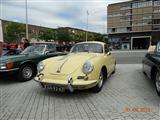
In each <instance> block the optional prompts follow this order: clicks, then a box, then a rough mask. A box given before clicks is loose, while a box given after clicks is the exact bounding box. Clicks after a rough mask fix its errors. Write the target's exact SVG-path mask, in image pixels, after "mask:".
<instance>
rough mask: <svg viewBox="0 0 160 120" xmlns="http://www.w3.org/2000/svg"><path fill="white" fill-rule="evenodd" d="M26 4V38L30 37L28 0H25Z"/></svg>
mask: <svg viewBox="0 0 160 120" xmlns="http://www.w3.org/2000/svg"><path fill="white" fill-rule="evenodd" d="M25 6H26V39H28V4H27V0H25Z"/></svg>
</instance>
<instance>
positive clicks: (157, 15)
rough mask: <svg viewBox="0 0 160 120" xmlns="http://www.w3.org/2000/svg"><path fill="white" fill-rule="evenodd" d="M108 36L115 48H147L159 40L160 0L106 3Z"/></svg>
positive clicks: (131, 0)
mask: <svg viewBox="0 0 160 120" xmlns="http://www.w3.org/2000/svg"><path fill="white" fill-rule="evenodd" d="M107 8H108V17H107V24H108V37H109V42H110V45H111V46H113V48H115V49H147V48H148V47H149V45H150V44H151V43H153V42H154V41H158V40H160V0H130V1H128V2H121V3H116V4H110V5H108V7H107Z"/></svg>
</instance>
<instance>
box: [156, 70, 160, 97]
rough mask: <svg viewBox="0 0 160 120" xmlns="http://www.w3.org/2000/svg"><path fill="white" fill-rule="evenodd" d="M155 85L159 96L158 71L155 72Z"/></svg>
mask: <svg viewBox="0 0 160 120" xmlns="http://www.w3.org/2000/svg"><path fill="white" fill-rule="evenodd" d="M155 87H156V91H157V94H158V96H160V71H157V72H156V77H155Z"/></svg>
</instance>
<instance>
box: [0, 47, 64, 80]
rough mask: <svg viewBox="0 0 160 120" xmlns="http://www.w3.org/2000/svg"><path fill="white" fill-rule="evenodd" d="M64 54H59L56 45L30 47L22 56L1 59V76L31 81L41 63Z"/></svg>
mask: <svg viewBox="0 0 160 120" xmlns="http://www.w3.org/2000/svg"><path fill="white" fill-rule="evenodd" d="M64 54H65V53H62V52H57V51H56V45H54V44H46V45H36V46H29V47H27V48H26V49H25V50H24V51H23V52H22V53H21V54H20V55H15V56H5V57H1V58H0V76H1V75H2V76H3V75H8V74H14V75H16V76H17V78H18V80H20V81H28V80H31V79H32V78H33V77H34V76H35V75H36V74H37V64H38V63H39V62H40V61H42V60H44V59H46V58H49V57H54V56H59V55H64Z"/></svg>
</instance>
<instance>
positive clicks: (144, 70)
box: [142, 63, 146, 75]
mask: <svg viewBox="0 0 160 120" xmlns="http://www.w3.org/2000/svg"><path fill="white" fill-rule="evenodd" d="M142 71H143V74H144V75H146V73H145V70H144V63H142Z"/></svg>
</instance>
